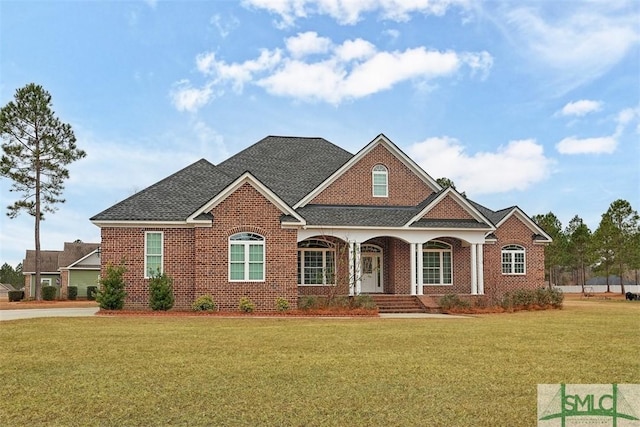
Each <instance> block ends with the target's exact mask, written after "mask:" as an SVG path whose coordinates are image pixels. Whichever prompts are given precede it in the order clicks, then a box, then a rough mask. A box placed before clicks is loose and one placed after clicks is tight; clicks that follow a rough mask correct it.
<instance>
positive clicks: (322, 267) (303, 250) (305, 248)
mask: <svg viewBox="0 0 640 427" xmlns="http://www.w3.org/2000/svg"><path fill="white" fill-rule="evenodd" d="M335 271H336V248H335V245H334V244H333V243H331V242H327V241H326V240H318V239H310V240H305V241H304V242H300V243H299V244H298V284H299V285H301V286H324V285H333V284H335V280H336V278H335V276H336V275H335Z"/></svg>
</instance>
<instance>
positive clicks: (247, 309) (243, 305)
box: [238, 297, 256, 313]
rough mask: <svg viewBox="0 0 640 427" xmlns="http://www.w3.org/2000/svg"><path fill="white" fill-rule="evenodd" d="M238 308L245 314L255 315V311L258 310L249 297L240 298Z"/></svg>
mask: <svg viewBox="0 0 640 427" xmlns="http://www.w3.org/2000/svg"><path fill="white" fill-rule="evenodd" d="M238 307H239V308H240V311H242V312H244V313H253V311H254V310H255V309H256V305H255V304H254V303H253V301H251V300H250V299H249V298H247V297H242V298H240V303H239V305H238Z"/></svg>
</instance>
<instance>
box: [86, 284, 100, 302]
mask: <svg viewBox="0 0 640 427" xmlns="http://www.w3.org/2000/svg"><path fill="white" fill-rule="evenodd" d="M97 293H98V287H97V286H87V299H88V300H90V301H93V300H95V299H96V295H97Z"/></svg>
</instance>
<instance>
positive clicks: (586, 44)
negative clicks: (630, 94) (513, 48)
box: [494, 1, 640, 93]
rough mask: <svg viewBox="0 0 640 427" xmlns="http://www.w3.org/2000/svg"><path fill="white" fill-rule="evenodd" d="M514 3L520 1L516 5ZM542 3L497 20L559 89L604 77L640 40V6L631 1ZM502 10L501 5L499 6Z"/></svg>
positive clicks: (526, 55) (520, 49)
mask: <svg viewBox="0 0 640 427" xmlns="http://www.w3.org/2000/svg"><path fill="white" fill-rule="evenodd" d="M513 4H516V3H513ZM618 6H619V7H613V5H610V4H609V3H608V2H595V1H589V2H567V3H563V2H539V3H536V7H535V8H533V7H527V6H520V5H518V6H517V7H515V8H512V9H509V10H508V11H507V12H506V13H505V14H504V15H500V17H498V18H494V19H495V22H496V23H498V24H499V25H500V26H503V27H504V32H505V34H507V35H508V37H509V38H511V39H512V40H513V43H514V45H517V46H518V50H519V51H520V52H521V53H522V55H523V56H524V57H526V58H527V59H528V60H530V61H532V62H533V63H534V64H535V66H536V69H535V70H534V72H536V73H540V70H541V69H542V70H546V71H548V72H549V73H551V74H550V76H552V77H551V78H552V79H553V82H554V85H555V86H556V87H554V90H555V91H556V93H557V92H558V90H559V89H560V88H561V92H565V93H566V92H567V91H569V90H571V89H573V88H575V87H578V86H580V85H582V84H585V83H587V82H590V81H593V80H595V79H596V78H598V77H600V76H602V75H603V74H604V73H605V72H607V71H608V70H609V69H611V67H613V66H614V65H615V64H617V63H618V62H620V61H621V60H622V59H623V58H624V57H625V56H627V54H628V53H629V52H630V51H631V50H632V48H633V47H634V46H636V45H637V44H638V43H639V42H640V26H638V19H639V14H638V9H637V8H636V7H635V6H634V4H633V2H624V3H621V5H618ZM500 10H502V9H500Z"/></svg>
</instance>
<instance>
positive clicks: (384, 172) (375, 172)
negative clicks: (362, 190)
mask: <svg viewBox="0 0 640 427" xmlns="http://www.w3.org/2000/svg"><path fill="white" fill-rule="evenodd" d="M377 168H384V170H376V169H377ZM376 175H384V178H385V183H384V185H385V187H384V195H383V194H376V190H375V189H376V184H375V182H376ZM371 194H372V195H373V197H382V198H385V197H389V169H388V168H387V167H386V166H385V165H382V164H377V165H375V166H374V167H373V169H371Z"/></svg>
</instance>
